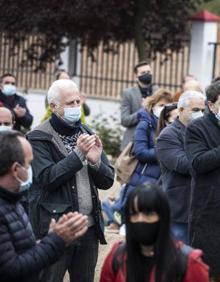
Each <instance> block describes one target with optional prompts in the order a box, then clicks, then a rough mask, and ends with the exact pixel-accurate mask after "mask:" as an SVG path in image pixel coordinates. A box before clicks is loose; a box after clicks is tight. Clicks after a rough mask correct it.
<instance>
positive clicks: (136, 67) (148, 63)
mask: <svg viewBox="0 0 220 282" xmlns="http://www.w3.org/2000/svg"><path fill="white" fill-rule="evenodd" d="M142 66H150V61H142V62H139V63H138V64H136V65H135V66H134V73H135V74H137V69H138V68H139V67H142Z"/></svg>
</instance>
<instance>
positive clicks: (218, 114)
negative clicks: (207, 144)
mask: <svg viewBox="0 0 220 282" xmlns="http://www.w3.org/2000/svg"><path fill="white" fill-rule="evenodd" d="M215 117H216V118H217V120H219V121H220V108H219V109H218V113H217V114H215Z"/></svg>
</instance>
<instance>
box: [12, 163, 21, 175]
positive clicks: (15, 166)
mask: <svg viewBox="0 0 220 282" xmlns="http://www.w3.org/2000/svg"><path fill="white" fill-rule="evenodd" d="M19 166H20V165H19V163H18V162H14V163H13V165H12V166H11V168H10V171H11V172H12V173H13V174H17V171H18V168H19Z"/></svg>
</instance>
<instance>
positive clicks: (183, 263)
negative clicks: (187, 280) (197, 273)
mask: <svg viewBox="0 0 220 282" xmlns="http://www.w3.org/2000/svg"><path fill="white" fill-rule="evenodd" d="M192 251H193V248H192V247H190V246H188V245H185V244H183V245H182V246H181V247H180V275H181V279H180V281H183V279H184V276H185V274H186V271H187V265H188V259H189V256H190V254H191V252H192Z"/></svg>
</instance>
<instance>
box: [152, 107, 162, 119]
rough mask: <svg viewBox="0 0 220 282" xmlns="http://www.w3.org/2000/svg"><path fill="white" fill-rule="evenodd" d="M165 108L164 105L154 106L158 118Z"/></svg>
mask: <svg viewBox="0 0 220 282" xmlns="http://www.w3.org/2000/svg"><path fill="white" fill-rule="evenodd" d="M163 108H164V106H155V107H154V108H153V113H154V115H155V116H156V117H157V118H159V117H160V113H161V112H162V110H163Z"/></svg>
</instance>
